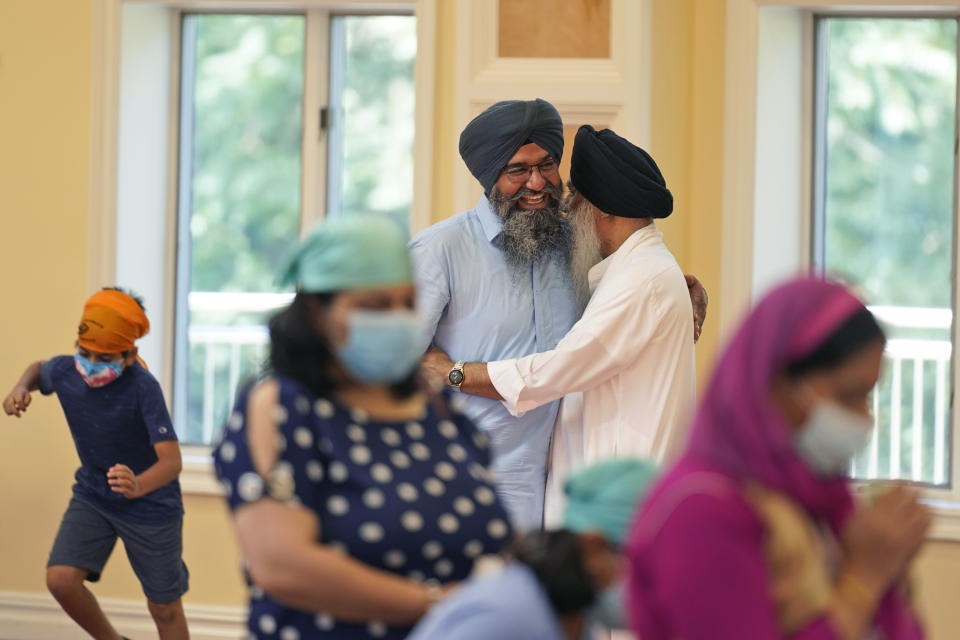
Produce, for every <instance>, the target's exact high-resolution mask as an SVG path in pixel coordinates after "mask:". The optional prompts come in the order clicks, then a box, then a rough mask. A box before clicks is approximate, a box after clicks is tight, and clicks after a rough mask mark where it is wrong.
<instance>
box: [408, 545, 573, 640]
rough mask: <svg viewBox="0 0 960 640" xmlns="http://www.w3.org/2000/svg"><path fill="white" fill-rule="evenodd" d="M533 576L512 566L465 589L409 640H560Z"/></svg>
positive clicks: (434, 612)
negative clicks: (490, 639)
mask: <svg viewBox="0 0 960 640" xmlns="http://www.w3.org/2000/svg"><path fill="white" fill-rule="evenodd" d="M565 637H566V636H565V635H564V632H563V628H562V627H561V626H560V622H559V621H558V619H557V614H556V613H554V611H553V606H552V605H551V604H550V600H549V599H547V594H546V592H545V591H544V590H543V587H542V586H540V582H539V581H538V580H537V577H536V576H535V575H534V573H533V571H532V570H531V569H530V568H529V567H527V566H526V565H524V564H520V563H519V562H515V563H513V564H510V565H508V566H507V567H505V568H504V569H503V571H500V572H498V573H496V574H492V575H485V576H482V577H480V578H476V579H474V580H471V581H469V582H467V583H466V584H464V585H463V586H462V587H460V588H459V589H457V590H456V591H454V592H453V594H452V595H450V597H448V598H446V599H444V600H442V601H441V602H440V603H439V604H437V605H436V606H434V607H433V608H432V609H430V612H429V613H428V614H427V615H426V617H424V619H423V620H421V621H420V624H418V625H417V626H416V628H414V630H413V633H411V634H410V635H409V636H407V640H448V639H452V638H456V640H487V639H489V638H494V639H495V640H563V639H564V638H565Z"/></svg>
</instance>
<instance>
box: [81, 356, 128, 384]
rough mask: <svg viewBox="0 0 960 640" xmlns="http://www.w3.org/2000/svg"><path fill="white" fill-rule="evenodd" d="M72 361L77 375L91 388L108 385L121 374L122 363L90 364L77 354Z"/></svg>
mask: <svg viewBox="0 0 960 640" xmlns="http://www.w3.org/2000/svg"><path fill="white" fill-rule="evenodd" d="M73 359H74V366H76V368H77V373H79V374H80V377H82V378H83V381H84V382H86V383H87V385H88V386H91V387H102V386H104V385H107V384H110V383H111V382H113V381H114V380H116V379H117V378H119V377H120V374H121V373H123V363H122V362H90V361H89V360H87V359H86V358H84V357H83V356H82V355H80V354H79V353H77V354H75V355H74V356H73Z"/></svg>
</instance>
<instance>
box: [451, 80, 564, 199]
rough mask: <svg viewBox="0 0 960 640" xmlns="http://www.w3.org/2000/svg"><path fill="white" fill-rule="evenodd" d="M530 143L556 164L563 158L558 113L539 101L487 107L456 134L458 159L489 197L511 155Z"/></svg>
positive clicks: (561, 127) (561, 122)
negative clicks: (457, 138) (458, 135)
mask: <svg viewBox="0 0 960 640" xmlns="http://www.w3.org/2000/svg"><path fill="white" fill-rule="evenodd" d="M530 142H533V143H536V144H537V145H538V146H539V147H540V148H541V149H543V150H544V151H546V152H547V153H548V154H550V156H551V157H552V158H553V159H554V160H555V161H556V162H557V163H558V164H559V162H560V156H562V155H563V121H562V120H560V114H559V113H557V110H556V108H555V107H554V106H553V105H552V104H550V103H549V102H547V101H546V100H542V99H540V98H537V99H536V100H504V101H503V102H498V103H496V104H495V105H492V106H490V107H487V108H486V109H485V110H484V112H483V113H481V114H480V115H478V116H477V117H476V118H474V119H473V120H471V121H470V124H468V125H467V126H466V128H465V129H464V130H463V133H461V134H460V157H461V158H463V161H464V162H465V163H466V165H467V168H468V169H470V173H472V174H473V177H475V178H476V179H477V180H479V181H480V184H482V185H483V190H484V191H485V192H486V193H487V194H489V193H490V189H492V188H493V185H494V184H496V182H497V178H499V177H500V171H502V170H503V168H504V167H505V166H507V162H509V160H510V158H512V157H513V154H515V153H516V152H517V150H518V149H519V148H520V147H522V146H523V145H525V144H528V143H530Z"/></svg>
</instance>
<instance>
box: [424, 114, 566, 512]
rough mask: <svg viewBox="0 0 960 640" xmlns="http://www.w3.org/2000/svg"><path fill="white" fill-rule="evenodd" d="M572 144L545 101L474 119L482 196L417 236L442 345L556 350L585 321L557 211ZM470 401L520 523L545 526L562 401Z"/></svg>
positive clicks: (468, 132)
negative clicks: (524, 406)
mask: <svg viewBox="0 0 960 640" xmlns="http://www.w3.org/2000/svg"><path fill="white" fill-rule="evenodd" d="M562 153H563V123H562V122H561V120H560V114H559V113H557V110H556V109H555V108H554V107H553V105H551V104H550V103H548V102H546V101H544V100H539V99H538V100H530V101H520V100H510V101H506V102H499V103H497V104H495V105H493V106H491V107H490V108H488V109H487V110H486V111H484V112H483V113H481V114H480V115H479V116H477V117H476V118H475V119H474V120H473V121H471V122H470V124H468V125H467V127H466V129H464V131H463V134H462V135H461V137H460V155H461V156H462V157H463V159H464V162H466V164H467V167H468V168H469V169H470V171H471V173H473V175H474V176H475V177H476V178H477V179H478V180H479V181H480V183H481V184H482V185H483V187H484V195H483V196H481V198H480V200H479V201H478V202H477V205H476V206H475V207H474V208H473V209H470V210H469V211H465V212H463V213H460V214H458V215H456V216H453V217H452V218H449V219H447V220H444V221H443V222H439V223H437V224H435V225H433V226H431V227H430V228H428V229H425V230H424V231H423V232H421V233H420V234H418V235H417V236H416V237H415V238H414V239H413V241H412V243H411V245H410V248H411V252H412V255H413V259H414V265H415V268H416V285H417V292H418V300H417V304H418V309H419V310H420V313H421V314H422V315H423V317H424V319H425V327H426V333H427V335H428V336H429V338H430V341H431V342H432V344H433V345H434V346H436V347H439V348H440V349H442V350H443V351H444V352H446V353H451V354H455V355H456V357H458V358H461V359H463V360H466V361H473V362H489V361H495V360H503V359H507V358H517V357H521V356H524V355H527V354H530V353H537V352H540V351H545V350H549V349H552V348H553V347H555V346H556V344H557V342H558V341H559V340H560V338H562V337H563V336H564V334H566V332H567V331H568V330H569V329H570V328H571V327H572V326H573V325H574V323H575V322H576V321H577V318H578V317H579V316H580V312H581V311H582V306H581V304H580V303H579V302H578V299H577V295H576V293H575V290H576V287H575V285H574V283H573V282H572V281H571V275H570V274H571V265H570V260H571V251H570V249H571V247H572V245H573V241H572V238H573V232H572V229H571V228H570V224H569V223H568V222H567V220H566V218H564V217H563V216H562V215H560V212H559V203H560V198H561V187H560V184H561V183H560V176H559V174H558V172H557V167H558V165H559V162H560V156H561V155H562ZM584 272H585V270H584ZM457 373H460V374H461V376H462V372H451V377H450V383H451V384H454V385H455V386H458V385H457V382H458V375H457ZM462 401H463V406H464V410H465V412H466V414H467V415H468V416H469V417H470V418H471V419H473V421H474V422H475V423H476V424H477V426H478V427H479V428H480V429H482V430H483V431H484V432H486V433H487V435H489V436H490V438H491V441H492V444H493V452H494V456H495V457H494V471H495V472H496V474H497V486H498V491H499V494H500V497H501V499H502V500H503V502H504V503H505V505H506V507H507V510H508V511H509V512H510V515H511V517H512V519H513V522H514V525H515V526H516V527H517V528H519V529H520V530H528V529H535V528H539V527H540V526H541V522H542V517H543V493H544V486H545V482H546V465H547V452H548V449H549V445H550V434H551V431H552V429H553V424H554V420H555V419H556V416H557V409H558V407H559V401H555V402H551V403H549V404H546V405H544V406H542V407H539V408H537V409H535V410H533V411H529V412H527V413H526V414H525V415H524V416H522V417H520V418H515V417H513V416H511V415H510V413H509V412H508V411H507V409H506V408H505V407H504V406H503V404H502V403H501V402H499V401H498V400H491V399H488V398H483V397H479V396H473V395H471V396H467V395H464V396H463V397H462Z"/></svg>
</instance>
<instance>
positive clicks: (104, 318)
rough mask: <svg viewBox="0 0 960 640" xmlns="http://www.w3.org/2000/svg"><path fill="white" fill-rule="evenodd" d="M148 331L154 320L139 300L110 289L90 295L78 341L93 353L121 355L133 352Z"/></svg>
mask: <svg viewBox="0 0 960 640" xmlns="http://www.w3.org/2000/svg"><path fill="white" fill-rule="evenodd" d="M148 331H150V321H149V320H147V315H146V314H145V313H144V312H143V309H141V308H140V305H139V304H137V301H136V300H134V299H133V298H131V297H130V296H128V295H127V294H125V293H122V292H120V291H114V290H112V289H106V290H104V291H98V292H97V293H95V294H93V295H92V296H90V299H89V300H87V303H86V304H85V305H83V315H82V316H81V317H80V326H79V327H77V342H78V343H79V344H80V346H82V347H83V348H84V349H88V350H90V351H96V352H98V353H120V352H122V351H129V350H130V349H133V347H134V344H133V343H134V341H135V340H137V339H138V338H142V337H143V336H144V335H146V334H147V332H148ZM137 360H139V361H140V364H143V361H142V360H140V359H139V358H137Z"/></svg>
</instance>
